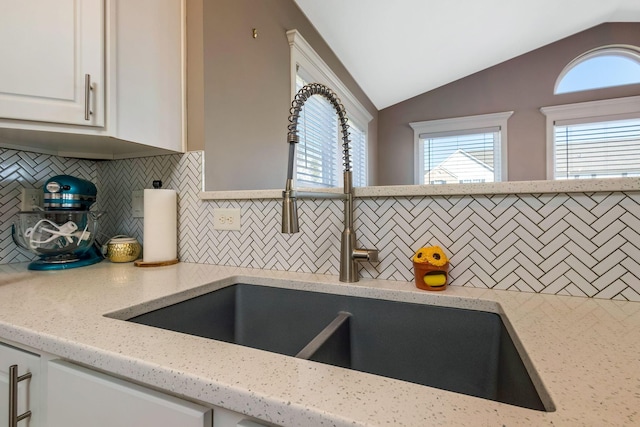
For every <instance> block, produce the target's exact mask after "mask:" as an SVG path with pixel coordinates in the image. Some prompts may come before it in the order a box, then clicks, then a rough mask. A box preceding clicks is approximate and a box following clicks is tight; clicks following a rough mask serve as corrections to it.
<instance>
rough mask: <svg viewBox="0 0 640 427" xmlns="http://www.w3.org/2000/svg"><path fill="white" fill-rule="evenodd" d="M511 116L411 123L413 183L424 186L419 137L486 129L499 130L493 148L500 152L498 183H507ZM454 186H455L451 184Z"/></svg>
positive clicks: (483, 116) (500, 114) (501, 115)
mask: <svg viewBox="0 0 640 427" xmlns="http://www.w3.org/2000/svg"><path fill="white" fill-rule="evenodd" d="M512 114H513V111H505V112H501V113H490V114H479V115H475V116H464V117H453V118H448V119H437V120H426V121H421V122H411V123H409V126H411V128H412V129H413V154H414V156H413V157H414V166H413V170H414V174H413V175H414V176H413V183H414V184H418V185H432V184H424V182H423V181H424V156H423V153H422V151H423V147H422V146H423V144H422V143H421V141H420V140H421V138H420V135H422V134H436V133H443V132H465V133H467V132H469V131H473V130H478V131H479V132H482V131H483V129H487V128H495V127H497V128H499V129H500V130H499V131H498V132H499V133H500V146H499V147H494V150H496V149H498V150H500V153H499V158H500V176H499V181H507V179H508V174H507V145H508V141H507V134H508V131H507V121H508V120H509V117H511V115H512ZM452 185H456V184H452Z"/></svg>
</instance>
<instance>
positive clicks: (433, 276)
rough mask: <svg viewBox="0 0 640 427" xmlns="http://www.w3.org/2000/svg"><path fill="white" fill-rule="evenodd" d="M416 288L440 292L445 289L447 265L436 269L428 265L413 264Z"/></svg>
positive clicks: (447, 272) (447, 275) (447, 277)
mask: <svg viewBox="0 0 640 427" xmlns="http://www.w3.org/2000/svg"><path fill="white" fill-rule="evenodd" d="M413 269H414V271H415V276H416V287H417V288H418V289H423V290H425V291H442V290H444V289H446V288H447V280H448V279H449V263H446V264H445V265H443V266H440V267H436V266H434V265H431V264H428V263H418V262H414V263H413Z"/></svg>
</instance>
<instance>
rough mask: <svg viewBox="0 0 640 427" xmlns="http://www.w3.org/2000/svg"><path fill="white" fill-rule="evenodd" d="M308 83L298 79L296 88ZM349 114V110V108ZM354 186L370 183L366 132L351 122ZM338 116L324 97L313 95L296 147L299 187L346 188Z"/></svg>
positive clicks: (304, 110)
mask: <svg viewBox="0 0 640 427" xmlns="http://www.w3.org/2000/svg"><path fill="white" fill-rule="evenodd" d="M305 84H306V82H305V81H304V80H303V79H302V77H300V76H298V77H297V79H296V90H299V89H300V88H302V86H304V85H305ZM347 114H348V111H347ZM349 127H350V130H349V132H350V139H351V166H352V171H353V186H354V187H362V186H366V185H367V161H366V160H367V139H366V133H365V132H364V131H362V130H360V129H358V128H357V127H356V126H355V125H354V124H353V123H352V122H351V121H349ZM341 136H342V135H341V133H340V129H339V127H338V116H337V115H336V111H335V109H334V108H333V106H332V105H331V103H330V102H329V101H327V100H326V99H325V98H323V97H322V96H318V95H314V96H312V97H311V98H309V99H308V100H307V101H306V102H305V104H304V106H303V107H302V111H301V113H300V120H299V121H298V137H299V140H300V142H299V143H298V144H297V146H296V181H297V184H296V185H297V186H298V187H342V185H343V177H342V172H343V153H342V138H341Z"/></svg>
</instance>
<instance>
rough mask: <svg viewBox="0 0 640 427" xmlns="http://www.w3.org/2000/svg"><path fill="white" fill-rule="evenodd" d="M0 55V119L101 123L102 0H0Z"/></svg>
mask: <svg viewBox="0 0 640 427" xmlns="http://www.w3.org/2000/svg"><path fill="white" fill-rule="evenodd" d="M0 58H1V59H0V61H1V65H0V118H6V119H19V120H31V121H38V122H53V123H67V124H76V125H86V126H103V125H104V111H105V108H104V86H105V85H104V4H103V0H56V1H51V0H20V1H15V0H0ZM87 75H88V76H89V79H90V83H89V84H90V86H91V87H92V88H93V90H91V91H90V96H89V102H88V105H87V107H88V108H89V109H90V110H91V112H92V114H90V115H89V117H88V119H85V99H86V98H85V82H86V78H85V76H87Z"/></svg>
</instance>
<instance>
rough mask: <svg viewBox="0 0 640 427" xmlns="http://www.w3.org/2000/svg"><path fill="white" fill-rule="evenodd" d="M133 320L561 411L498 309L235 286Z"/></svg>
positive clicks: (451, 389)
mask: <svg viewBox="0 0 640 427" xmlns="http://www.w3.org/2000/svg"><path fill="white" fill-rule="evenodd" d="M127 320H128V321H130V322H135V323H139V324H144V325H149V326H154V327H158V328H163V329H168V330H172V331H177V332H181V333H185V334H190V335H196V336H200V337H205V338H210V339H214V340H219V341H226V342H229V343H234V344H239V345H243V346H247V347H252V348H256V349H260V350H266V351H270V352H275V353H280V354H283V355H287V356H292V357H299V358H303V359H308V360H312V361H315V362H320V363H326V364H330V365H334V366H339V367H343V368H347V369H353V370H356V371H361V372H367V373H371V374H376V375H381V376H384V377H390V378H395V379H398V380H403V381H409V382H412V383H417V384H422V385H425V386H430V387H436V388H439V389H443V390H448V391H453V392H457V393H463V394H466V395H471V396H477V397H481V398H485V399H491V400H494V401H498V402H503V403H507V404H511V405H516V406H521V407H525V408H529V409H534V410H538V411H545V410H552V408H545V405H544V404H543V400H542V399H541V397H540V394H539V393H538V391H537V390H536V387H535V385H534V382H533V381H532V379H531V376H530V375H529V372H528V371H527V368H526V366H525V364H524V363H523V361H522V359H521V357H520V355H519V353H518V350H517V348H516V346H515V345H514V342H513V340H512V339H511V336H510V335H509V332H508V331H507V329H506V328H505V325H504V323H503V322H502V319H501V317H500V315H498V314H495V313H490V312H483V311H476V310H468V309H460V308H449V307H440V306H432V305H424V304H415V303H407V302H397V301H389V300H381V299H373V298H365V297H355V296H345V295H335V294H326V293H320V292H312V291H303V290H296V289H284V288H276V287H267V286H258V285H248V284H235V285H231V286H228V287H225V288H222V289H219V290H216V291H213V292H210V293H207V294H204V295H201V296H198V297H195V298H192V299H189V300H186V301H183V302H179V303H176V304H173V305H170V306H167V307H163V308H160V309H157V310H154V311H151V312H148V313H145V314H142V315H139V316H136V317H133V318H130V319H127ZM538 383H539V382H538ZM541 391H542V390H541ZM542 392H543V391H542ZM543 393H544V392H543ZM545 401H546V402H550V400H549V399H545ZM547 406H551V405H550V404H549V405H547Z"/></svg>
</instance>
